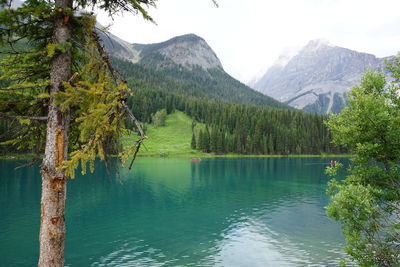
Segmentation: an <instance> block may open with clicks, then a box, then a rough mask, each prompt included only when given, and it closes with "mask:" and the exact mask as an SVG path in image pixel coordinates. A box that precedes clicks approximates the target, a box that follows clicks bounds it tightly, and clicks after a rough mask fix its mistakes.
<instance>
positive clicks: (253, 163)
mask: <svg viewBox="0 0 400 267" xmlns="http://www.w3.org/2000/svg"><path fill="white" fill-rule="evenodd" d="M328 161H329V159H323V158H260V159H253V158H246V159H223V158H221V159H204V160H203V161H201V162H191V161H190V160H188V159H159V158H141V159H138V161H137V162H136V163H135V165H134V170H133V171H130V172H128V171H125V170H121V171H120V175H121V177H120V180H119V179H118V177H116V176H115V175H111V176H108V175H107V174H106V170H105V167H104V166H103V165H101V164H97V166H96V172H95V174H89V175H86V176H80V175H77V178H76V179H74V180H70V181H69V182H68V199H67V211H66V220H67V240H66V265H67V266H245V267H247V266H335V265H336V264H335V263H336V262H337V259H338V258H340V256H341V246H342V245H343V237H342V235H341V234H340V230H339V227H338V225H337V224H336V223H334V222H332V221H331V220H330V219H328V218H327V217H326V215H325V210H324V206H326V205H327V204H328V198H327V196H326V194H325V190H326V183H327V181H328V177H327V176H326V175H325V174H324V168H325V166H326V165H325V164H326V163H327V162H328ZM342 161H343V160H342ZM18 164H20V163H18V162H17V161H10V160H3V161H0V207H1V209H0V257H1V260H0V266H34V265H36V263H37V257H38V241H37V239H38V232H39V218H40V214H39V212H40V208H39V207H40V176H39V171H38V168H25V169H21V170H17V171H14V170H13V169H14V168H15V167H16V166H18Z"/></svg>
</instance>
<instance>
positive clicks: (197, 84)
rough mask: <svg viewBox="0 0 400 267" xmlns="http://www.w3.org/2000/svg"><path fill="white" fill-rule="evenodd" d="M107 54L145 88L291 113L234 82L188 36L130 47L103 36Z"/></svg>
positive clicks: (204, 46)
mask: <svg viewBox="0 0 400 267" xmlns="http://www.w3.org/2000/svg"><path fill="white" fill-rule="evenodd" d="M100 36H101V39H102V40H103V45H104V46H105V48H106V50H107V51H108V53H109V54H110V55H111V56H112V57H114V58H117V59H119V60H123V61H127V62H126V63H124V62H121V61H118V60H117V61H116V62H118V64H117V65H119V68H120V71H121V72H123V73H124V75H125V77H126V78H134V79H136V80H137V83H140V84H141V85H142V86H152V87H157V88H159V89H161V90H168V91H175V92H178V93H180V94H185V95H188V96H195V97H202V98H207V97H208V98H212V99H221V100H223V101H227V102H232V103H237V104H250V105H259V106H270V107H275V108H284V109H292V108H291V107H289V106H287V105H285V104H282V103H280V102H279V101H276V100H275V99H273V98H271V97H269V96H265V95H263V94H262V93H260V92H257V91H255V90H254V89H252V88H250V87H248V86H247V85H245V84H243V83H241V82H240V81H238V80H236V79H234V78H233V77H232V76H230V75H229V74H228V73H226V72H225V71H224V68H223V66H222V64H221V62H220V60H219V59H218V57H217V55H216V54H215V52H214V51H213V50H212V48H211V47H210V46H209V45H208V44H207V42H206V41H205V40H204V39H203V38H201V37H199V36H197V35H195V34H185V35H180V36H176V37H173V38H171V39H169V40H166V41H164V42H160V43H153V44H129V43H127V42H125V41H123V40H122V39H120V38H115V37H114V36H113V35H108V36H107V35H105V34H104V33H101V34H100Z"/></svg>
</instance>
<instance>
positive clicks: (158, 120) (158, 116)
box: [151, 109, 167, 127]
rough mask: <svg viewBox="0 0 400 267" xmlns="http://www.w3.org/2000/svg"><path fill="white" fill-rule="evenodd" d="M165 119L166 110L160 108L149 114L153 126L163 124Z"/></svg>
mask: <svg viewBox="0 0 400 267" xmlns="http://www.w3.org/2000/svg"><path fill="white" fill-rule="evenodd" d="M166 119H167V110H166V109H161V110H159V111H157V112H156V113H155V114H154V115H152V116H151V120H152V122H153V125H154V126H155V127H158V126H165V120H166Z"/></svg>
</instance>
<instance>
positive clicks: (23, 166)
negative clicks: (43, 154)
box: [14, 158, 39, 170]
mask: <svg viewBox="0 0 400 267" xmlns="http://www.w3.org/2000/svg"><path fill="white" fill-rule="evenodd" d="M38 161H39V159H37V158H35V159H32V161H31V162H29V163H26V164H23V165H20V166H18V167H15V168H14V170H18V169H22V168H26V167H31V166H33V165H35V164H36V162H38Z"/></svg>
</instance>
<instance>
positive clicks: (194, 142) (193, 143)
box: [190, 132, 196, 149]
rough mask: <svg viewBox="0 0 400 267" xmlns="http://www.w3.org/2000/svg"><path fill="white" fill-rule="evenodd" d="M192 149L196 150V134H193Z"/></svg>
mask: <svg viewBox="0 0 400 267" xmlns="http://www.w3.org/2000/svg"><path fill="white" fill-rule="evenodd" d="M190 147H191V148H192V149H196V136H195V135H194V132H193V134H192V141H191V142H190Z"/></svg>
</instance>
